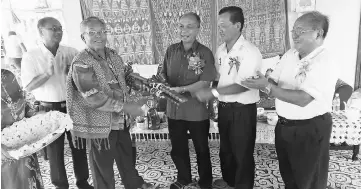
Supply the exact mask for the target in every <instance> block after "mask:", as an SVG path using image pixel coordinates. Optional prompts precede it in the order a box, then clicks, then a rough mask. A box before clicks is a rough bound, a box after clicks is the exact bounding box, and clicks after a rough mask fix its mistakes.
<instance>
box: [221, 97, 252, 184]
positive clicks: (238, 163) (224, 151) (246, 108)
mask: <svg viewBox="0 0 361 189" xmlns="http://www.w3.org/2000/svg"><path fill="white" fill-rule="evenodd" d="M256 126H257V107H256V104H248V105H243V104H240V103H224V102H220V103H219V107H218V128H219V134H220V152H219V157H220V161H221V170H222V177H223V180H224V181H225V182H227V184H228V185H229V186H231V187H235V188H237V189H248V188H250V189H251V188H253V184H254V174H255V170H254V169H255V162H254V157H253V152H254V145H255V140H256Z"/></svg>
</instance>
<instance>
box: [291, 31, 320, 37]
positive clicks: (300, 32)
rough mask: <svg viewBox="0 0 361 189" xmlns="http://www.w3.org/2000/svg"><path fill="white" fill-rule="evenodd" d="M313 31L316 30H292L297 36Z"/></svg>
mask: <svg viewBox="0 0 361 189" xmlns="http://www.w3.org/2000/svg"><path fill="white" fill-rule="evenodd" d="M312 31H315V30H291V33H292V34H295V35H297V36H300V35H302V34H304V33H307V32H312Z"/></svg>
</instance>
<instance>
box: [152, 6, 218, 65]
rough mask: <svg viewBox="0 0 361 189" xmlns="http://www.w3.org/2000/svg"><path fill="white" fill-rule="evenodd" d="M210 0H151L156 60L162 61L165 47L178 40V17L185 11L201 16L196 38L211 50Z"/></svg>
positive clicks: (213, 12)
mask: <svg viewBox="0 0 361 189" xmlns="http://www.w3.org/2000/svg"><path fill="white" fill-rule="evenodd" d="M213 2H214V1H210V0H151V6H152V11H151V13H152V16H153V17H154V20H153V24H154V27H155V32H154V38H155V40H154V41H155V51H156V53H157V55H158V56H157V57H156V62H157V63H161V62H163V57H164V54H165V51H166V50H167V47H168V46H169V45H171V44H173V43H177V42H179V41H180V39H179V35H178V19H179V17H180V16H181V15H182V14H184V13H187V12H191V11H192V12H195V13H197V14H198V15H199V16H200V18H201V26H200V33H199V35H198V40H199V42H200V43H202V44H203V45H205V46H207V47H208V48H210V49H211V50H212V48H213V47H212V46H213V41H212V36H214V33H213V31H214V30H215V27H214V26H215V25H214V24H213V21H214V19H215V4H214V3H213Z"/></svg>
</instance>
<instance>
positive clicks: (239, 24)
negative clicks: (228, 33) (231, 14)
mask: <svg viewBox="0 0 361 189" xmlns="http://www.w3.org/2000/svg"><path fill="white" fill-rule="evenodd" d="M236 24H237V29H239V30H240V29H241V28H242V23H240V22H237V23H236Z"/></svg>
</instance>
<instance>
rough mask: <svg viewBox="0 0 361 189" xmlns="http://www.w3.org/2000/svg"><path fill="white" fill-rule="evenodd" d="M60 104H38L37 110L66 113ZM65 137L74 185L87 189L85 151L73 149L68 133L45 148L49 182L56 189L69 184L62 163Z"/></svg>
mask: <svg viewBox="0 0 361 189" xmlns="http://www.w3.org/2000/svg"><path fill="white" fill-rule="evenodd" d="M63 103H64V102H63ZM61 104H62V103H46V104H43V105H42V104H40V105H39V109H38V110H40V111H46V112H48V111H51V110H57V111H60V112H63V113H66V106H62V105H61ZM65 135H66V137H67V139H68V141H69V146H70V150H71V155H72V158H73V167H74V173H75V178H76V185H77V187H78V188H79V189H87V188H89V184H88V179H89V168H88V159H87V155H86V149H85V148H84V149H77V148H75V147H74V145H73V142H72V137H71V133H70V132H69V131H66V132H65V133H64V134H62V135H61V136H60V137H59V138H58V139H56V140H55V141H54V142H52V143H51V144H50V145H49V146H47V147H46V150H47V156H48V158H49V165H50V178H51V182H52V184H53V185H54V186H55V188H57V189H68V188H69V183H68V178H67V175H66V170H65V163H64V146H65V145H64V140H65Z"/></svg>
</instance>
